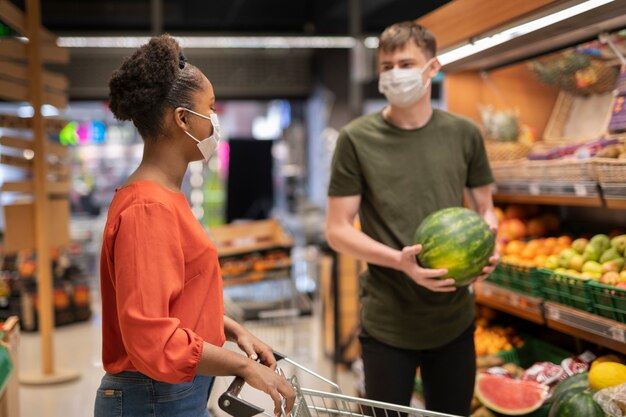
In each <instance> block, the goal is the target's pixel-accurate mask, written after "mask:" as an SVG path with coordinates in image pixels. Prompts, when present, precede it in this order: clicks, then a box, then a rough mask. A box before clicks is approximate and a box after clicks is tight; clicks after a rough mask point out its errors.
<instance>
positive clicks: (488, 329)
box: [474, 322, 524, 356]
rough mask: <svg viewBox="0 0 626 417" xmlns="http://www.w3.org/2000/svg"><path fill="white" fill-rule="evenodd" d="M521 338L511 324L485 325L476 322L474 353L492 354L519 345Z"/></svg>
mask: <svg viewBox="0 0 626 417" xmlns="http://www.w3.org/2000/svg"><path fill="white" fill-rule="evenodd" d="M523 343H524V342H523V340H522V338H521V337H520V336H519V335H518V334H517V332H516V331H515V329H514V328H513V327H511V326H508V327H502V326H487V325H486V324H484V323H480V322H477V324H476V331H475V332H474V344H475V345H476V355H477V356H481V355H494V354H496V353H498V352H502V351H507V350H511V349H513V347H520V346H521V345H522V344H523Z"/></svg>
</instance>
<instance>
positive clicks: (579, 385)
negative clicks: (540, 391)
mask: <svg viewBox="0 0 626 417" xmlns="http://www.w3.org/2000/svg"><path fill="white" fill-rule="evenodd" d="M587 388H589V376H588V372H581V373H579V374H576V375H572V376H570V377H568V378H566V379H564V380H563V381H561V382H559V384H558V385H557V386H556V388H554V392H552V399H553V400H556V399H557V398H558V397H559V396H560V395H561V394H563V393H564V392H567V391H569V390H583V389H587Z"/></svg>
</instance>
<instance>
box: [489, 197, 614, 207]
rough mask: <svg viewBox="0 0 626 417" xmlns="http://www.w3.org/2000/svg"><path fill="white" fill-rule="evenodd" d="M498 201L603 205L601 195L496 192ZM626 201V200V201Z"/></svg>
mask: <svg viewBox="0 0 626 417" xmlns="http://www.w3.org/2000/svg"><path fill="white" fill-rule="evenodd" d="M493 201H494V202H496V203H513V204H520V203H523V204H545V205H555V206H580V207H602V200H601V199H600V196H591V197H576V196H559V195H531V194H495V195H494V196H493ZM625 203H626V202H625Z"/></svg>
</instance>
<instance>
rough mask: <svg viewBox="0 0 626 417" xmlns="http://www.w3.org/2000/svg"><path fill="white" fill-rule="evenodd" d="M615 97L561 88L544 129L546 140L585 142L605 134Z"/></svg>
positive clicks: (609, 94)
mask: <svg viewBox="0 0 626 417" xmlns="http://www.w3.org/2000/svg"><path fill="white" fill-rule="evenodd" d="M614 99H615V98H614V97H613V95H612V94H611V93H607V94H602V95H592V96H588V97H584V96H576V95H573V94H571V93H567V92H565V91H561V92H560V93H559V96H558V97H557V99H556V103H555V105H554V109H553V110H552V114H551V115H550V119H549V120H548V124H547V126H546V129H545V131H544V135H543V137H544V141H546V142H558V143H563V142H568V143H573V142H584V141H588V140H591V139H597V138H599V137H601V136H603V135H605V134H606V132H607V126H608V124H609V119H610V118H611V113H612V110H613V101H614Z"/></svg>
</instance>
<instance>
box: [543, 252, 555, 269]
mask: <svg viewBox="0 0 626 417" xmlns="http://www.w3.org/2000/svg"><path fill="white" fill-rule="evenodd" d="M543 267H544V268H546V269H557V268H558V267H559V257H558V256H556V255H550V256H548V257H547V258H546V262H545V263H544V264H543Z"/></svg>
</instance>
